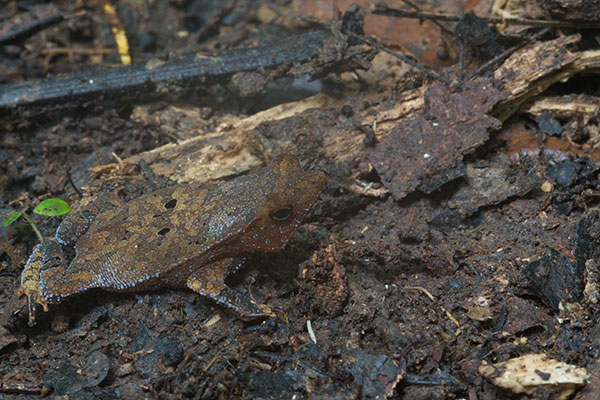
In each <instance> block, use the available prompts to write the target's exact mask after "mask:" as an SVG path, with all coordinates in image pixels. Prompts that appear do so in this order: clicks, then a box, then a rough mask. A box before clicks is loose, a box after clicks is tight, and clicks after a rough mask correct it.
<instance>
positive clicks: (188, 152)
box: [125, 35, 600, 186]
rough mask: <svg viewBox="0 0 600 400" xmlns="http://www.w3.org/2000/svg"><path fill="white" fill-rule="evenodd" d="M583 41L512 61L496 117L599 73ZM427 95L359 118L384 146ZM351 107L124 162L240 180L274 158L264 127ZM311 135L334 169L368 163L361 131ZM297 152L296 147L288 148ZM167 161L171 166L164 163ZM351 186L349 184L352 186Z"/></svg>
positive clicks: (410, 95) (561, 42)
mask: <svg viewBox="0 0 600 400" xmlns="http://www.w3.org/2000/svg"><path fill="white" fill-rule="evenodd" d="M578 40H579V36H578V35H573V36H567V37H562V38H558V39H555V40H552V41H548V42H538V43H535V44H533V45H529V46H527V47H526V48H524V49H522V50H520V51H519V52H517V53H515V54H513V55H512V56H511V57H509V58H508V59H507V60H506V61H505V62H504V63H503V64H502V65H501V66H500V67H499V68H498V69H497V70H496V71H495V73H494V77H495V78H496V79H497V80H500V81H501V82H502V83H503V100H501V101H500V102H499V103H498V104H497V105H496V106H495V107H494V109H493V110H492V112H491V115H492V116H496V117H497V118H499V119H500V120H505V119H506V118H508V117H509V116H510V115H512V114H513V113H514V112H515V111H517V110H518V109H519V108H520V107H521V105H522V104H523V103H525V102H527V101H528V100H529V99H531V98H533V97H534V96H536V95H538V94H539V93H541V92H543V91H544V90H545V89H546V88H548V87H549V86H550V85H552V84H553V83H556V82H559V81H565V80H567V79H569V78H570V77H572V76H573V75H575V74H577V73H581V72H586V73H596V72H597V71H598V70H599V69H600V51H586V52H580V53H573V52H570V51H569V50H568V47H569V45H571V44H573V43H575V42H577V41H578ZM426 89H427V86H423V87H420V88H417V89H412V90H408V91H405V92H402V93H400V94H397V95H396V98H395V103H394V105H393V107H379V108H378V109H377V110H378V111H377V112H376V113H373V109H370V108H367V109H365V110H362V111H359V112H358V113H357V114H356V115H355V117H354V118H355V120H356V121H360V123H361V124H362V125H363V126H366V127H370V128H373V129H374V132H375V135H376V136H377V138H378V140H381V139H382V138H383V137H385V136H386V135H388V134H389V133H390V132H391V131H392V129H393V128H394V127H396V126H397V125H398V124H399V123H400V121H402V120H407V119H409V118H411V117H412V116H414V115H416V113H418V112H420V111H421V110H422V109H423V107H424V93H425V91H426ZM381 96H382V95H381V94H368V95H364V96H363V97H361V99H360V101H361V102H364V103H377V102H378V101H380V100H378V97H381ZM347 103H348V98H344V99H337V100H336V99H333V98H330V97H323V96H322V95H318V96H315V97H311V98H308V99H304V100H302V101H299V102H295V103H290V104H285V105H280V106H277V107H274V108H272V109H270V110H266V111H264V112H261V113H259V114H256V115H254V116H251V117H248V118H246V119H244V120H241V121H239V123H238V124H235V123H234V124H233V125H232V126H233V127H230V128H227V129H221V128H220V129H216V130H215V131H214V132H205V133H203V134H201V135H199V136H198V137H195V138H192V139H189V140H185V141H182V142H180V143H176V144H169V145H166V146H163V147H161V148H157V149H155V150H152V151H150V152H146V153H142V154H139V155H137V156H135V157H131V158H129V159H127V160H125V161H126V162H132V163H135V162H137V161H139V159H141V158H143V159H145V160H146V161H147V162H148V163H149V165H150V166H151V168H152V169H153V170H154V171H155V172H157V173H160V174H165V175H167V176H170V177H171V178H173V179H175V180H176V181H178V182H183V181H200V182H202V181H205V180H208V179H214V178H217V177H223V176H227V175H231V174H236V173H239V172H241V171H245V170H247V169H250V168H252V167H254V166H256V165H258V164H260V163H262V160H264V159H265V158H268V157H269V154H270V153H269V151H270V150H264V143H265V142H264V138H261V139H259V138H258V136H257V133H256V132H255V131H254V130H255V128H256V127H257V126H258V125H259V124H260V123H266V122H268V121H276V120H278V119H279V120H281V119H283V118H290V117H293V116H299V115H303V114H306V113H307V112H310V110H311V109H317V108H322V107H324V106H326V105H329V106H327V107H325V108H326V109H338V107H340V108H341V107H342V106H343V105H344V104H347ZM283 109H285V110H286V111H285V113H283V112H282V110H283ZM332 124H333V125H335V124H334V123H332ZM333 125H332V126H333ZM230 126H231V124H230ZM156 128H157V129H160V127H156ZM306 132H307V133H305V134H311V133H312V134H314V135H319V140H320V141H321V146H322V151H323V156H324V157H325V159H327V160H328V162H330V163H332V164H334V163H346V162H350V161H352V160H360V159H364V156H363V155H362V154H363V153H364V151H365V145H364V143H363V139H364V134H363V133H362V132H360V130H357V129H337V130H334V129H332V130H331V132H330V131H323V132H316V131H315V130H314V129H312V130H311V129H310V127H308V128H307V130H306ZM278 140H285V139H282V138H279V139H278ZM282 146H283V147H285V145H282ZM294 146H295V145H294V144H291V145H290V146H288V147H289V148H294ZM163 160H171V162H169V163H165V162H164V161H163ZM352 184H353V183H349V186H351V185H352Z"/></svg>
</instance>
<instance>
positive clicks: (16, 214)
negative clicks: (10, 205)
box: [2, 211, 23, 228]
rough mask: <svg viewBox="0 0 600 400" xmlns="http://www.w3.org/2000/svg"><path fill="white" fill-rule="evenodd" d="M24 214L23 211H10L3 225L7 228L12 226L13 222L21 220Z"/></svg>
mask: <svg viewBox="0 0 600 400" xmlns="http://www.w3.org/2000/svg"><path fill="white" fill-rule="evenodd" d="M22 214H23V211H9V212H7V213H6V215H5V216H4V218H2V225H4V227H5V228H6V227H7V226H9V225H11V224H12V223H13V222H15V221H16V220H18V219H19V217H20V216H21V215H22Z"/></svg>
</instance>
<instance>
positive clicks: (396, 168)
mask: <svg viewBox="0 0 600 400" xmlns="http://www.w3.org/2000/svg"><path fill="white" fill-rule="evenodd" d="M465 86H466V87H465V88H463V90H462V91H459V92H452V91H451V90H449V89H448V88H445V87H443V86H441V85H439V84H433V85H432V86H430V87H429V89H428V91H427V93H425V104H426V107H425V110H424V111H423V112H422V113H419V114H417V115H416V116H415V117H414V118H411V119H409V120H406V121H403V122H402V123H400V124H399V125H398V126H397V127H396V128H395V129H394V130H393V131H392V132H391V134H389V135H387V136H386V137H385V138H382V139H381V140H380V142H379V144H378V145H377V146H376V147H375V149H374V150H373V151H372V152H371V153H370V154H369V161H371V163H372V164H373V166H374V167H375V169H376V170H377V173H378V174H379V176H380V177H381V180H382V182H383V184H384V185H385V186H386V187H387V188H388V189H389V190H390V192H391V193H392V195H393V196H394V198H395V199H396V200H399V199H401V198H403V197H405V196H406V195H407V194H408V193H410V192H412V191H414V190H415V189H419V190H421V191H423V192H425V193H431V192H433V191H434V190H436V189H438V188H439V187H441V186H442V185H443V184H445V183H447V182H449V181H452V180H454V179H456V178H458V177H460V176H462V175H464V169H463V168H462V166H461V161H462V158H463V156H464V155H465V154H468V153H470V152H472V151H473V150H474V149H476V148H477V147H479V146H480V145H482V144H483V143H485V141H486V140H487V139H488V129H498V128H500V126H501V124H500V122H499V121H498V120H496V119H495V118H493V117H490V116H488V115H486V113H487V112H489V110H490V109H491V108H492V107H493V106H494V105H495V104H496V103H497V102H498V101H499V100H500V99H501V94H500V91H499V90H498V89H496V88H494V86H493V85H492V83H491V82H490V81H486V80H481V81H476V82H469V83H468V84H467V85H465Z"/></svg>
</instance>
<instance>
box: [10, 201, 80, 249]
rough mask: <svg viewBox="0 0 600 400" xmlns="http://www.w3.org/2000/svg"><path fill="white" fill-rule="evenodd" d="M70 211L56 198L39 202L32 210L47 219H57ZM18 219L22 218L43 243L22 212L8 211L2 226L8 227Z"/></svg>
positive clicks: (64, 202)
mask: <svg viewBox="0 0 600 400" xmlns="http://www.w3.org/2000/svg"><path fill="white" fill-rule="evenodd" d="M69 211H71V206H69V203H67V202H66V201H64V200H61V199H57V198H50V199H45V200H42V201H41V202H40V204H38V205H37V206H36V207H35V208H34V209H33V212H34V213H36V214H40V215H46V216H49V217H57V216H59V215H64V214H67V213H68V212H69ZM20 217H23V218H24V219H25V221H27V223H28V224H29V225H30V226H31V228H32V229H33V231H34V232H35V234H36V235H37V237H38V238H39V239H40V242H43V241H44V237H43V236H42V234H41V233H40V231H39V230H38V228H37V226H36V225H35V223H34V222H33V220H32V219H31V217H30V216H29V215H27V214H26V213H24V212H23V211H9V212H8V213H7V214H6V215H5V216H4V218H2V225H4V227H5V228H6V227H8V226H10V225H12V224H14V223H15V222H16V221H17V220H18V219H19V218H20Z"/></svg>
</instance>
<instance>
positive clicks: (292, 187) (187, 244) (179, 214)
mask: <svg viewBox="0 0 600 400" xmlns="http://www.w3.org/2000/svg"><path fill="white" fill-rule="evenodd" d="M324 183H325V175H324V174H323V173H322V172H316V171H303V170H302V169H301V168H300V166H299V163H298V161H297V160H296V159H295V158H294V157H292V156H282V157H279V158H277V159H275V160H273V161H272V162H271V163H270V164H269V165H268V166H267V167H265V168H263V169H262V170H261V171H259V172H258V173H254V174H248V175H245V176H240V177H237V178H234V179H232V180H229V181H225V182H220V183H207V184H203V185H202V186H201V187H199V188H198V187H195V186H194V185H190V184H179V185H174V186H169V187H165V188H163V189H159V190H156V191H154V192H151V193H147V194H145V195H142V196H140V197H138V198H136V199H134V200H131V201H129V202H127V203H125V204H120V205H118V206H115V205H114V204H112V203H111V202H109V201H107V200H106V197H104V198H103V197H102V196H99V197H98V198H96V199H93V198H86V199H84V200H85V201H84V202H82V203H81V204H82V206H81V207H79V208H77V209H76V210H74V211H72V212H71V213H70V214H69V215H68V216H67V218H65V220H64V221H63V223H62V224H61V225H60V227H59V228H58V230H57V232H56V239H55V240H48V241H45V242H43V243H40V244H39V245H37V246H36V247H35V249H34V250H33V253H32V254H31V256H30V257H29V260H28V261H27V264H26V265H25V268H24V270H23V273H22V275H21V287H20V288H19V295H25V296H27V298H28V302H29V325H34V324H35V311H36V310H35V308H36V304H40V305H41V306H42V307H43V309H44V311H48V304H51V303H60V302H61V301H63V300H64V299H66V298H67V297H69V296H73V295H75V294H78V293H82V292H85V291H86V290H88V289H93V288H101V289H105V290H109V291H114V292H134V291H136V292H137V291H144V290H152V289H158V288H183V287H188V288H190V289H191V290H193V291H195V292H197V293H199V294H200V295H202V296H206V297H208V298H210V299H212V300H214V301H215V302H216V303H218V304H220V305H222V306H224V307H226V308H227V309H229V310H230V311H232V312H233V313H234V314H235V315H236V316H237V317H238V318H240V319H242V320H252V319H256V318H260V317H264V316H268V315H272V311H271V310H270V308H269V307H268V306H266V305H263V304H257V303H255V302H254V301H252V300H250V299H249V298H247V297H245V296H242V295H241V293H239V292H238V291H236V290H234V289H232V288H230V287H228V286H227V285H226V284H225V278H226V277H227V276H228V275H229V274H231V273H233V272H235V271H237V270H238V269H239V267H240V266H241V265H242V264H243V260H244V257H245V256H246V255H249V254H251V253H257V252H277V251H280V250H281V249H283V248H284V247H285V245H286V244H287V242H288V241H289V240H290V237H291V236H292V235H293V234H294V232H295V231H296V229H297V228H298V226H299V225H300V223H301V222H302V220H303V218H304V217H305V216H306V214H307V213H308V212H309V210H310V208H311V206H312V205H313V203H314V202H315V201H316V200H317V198H318V196H319V194H320V193H321V190H322V188H323V185H324ZM65 248H74V250H75V257H74V258H73V260H72V261H71V262H70V263H67V261H66V257H65V252H64V249H65Z"/></svg>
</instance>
